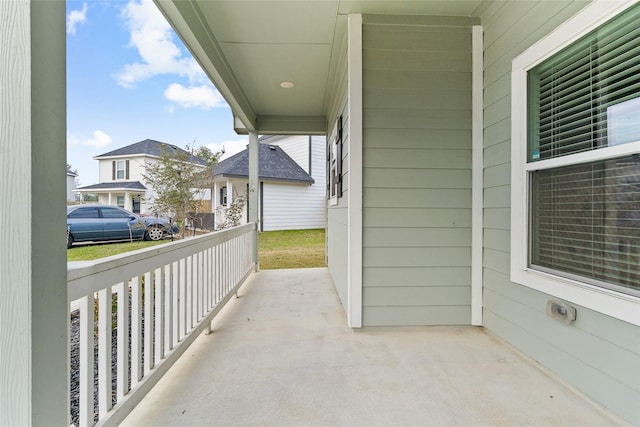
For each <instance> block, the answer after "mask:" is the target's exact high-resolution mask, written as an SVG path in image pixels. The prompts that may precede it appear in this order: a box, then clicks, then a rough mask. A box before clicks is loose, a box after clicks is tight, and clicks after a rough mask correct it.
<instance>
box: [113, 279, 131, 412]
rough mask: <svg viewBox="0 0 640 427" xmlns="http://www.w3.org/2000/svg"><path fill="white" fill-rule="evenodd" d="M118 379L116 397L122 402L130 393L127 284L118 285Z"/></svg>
mask: <svg viewBox="0 0 640 427" xmlns="http://www.w3.org/2000/svg"><path fill="white" fill-rule="evenodd" d="M116 289H117V291H116V292H117V295H118V309H117V321H118V331H117V340H118V342H117V348H118V356H117V364H118V370H117V373H118V374H117V379H116V381H117V382H116V397H117V399H118V401H120V400H121V399H122V398H123V397H124V395H125V394H127V392H128V391H129V286H128V284H127V283H126V282H120V283H118V285H117V288H116Z"/></svg>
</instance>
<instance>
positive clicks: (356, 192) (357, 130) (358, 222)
mask: <svg viewBox="0 0 640 427" xmlns="http://www.w3.org/2000/svg"><path fill="white" fill-rule="evenodd" d="M347 50H348V57H347V61H348V71H347V80H348V89H347V90H348V96H347V98H348V106H347V108H348V111H349V125H348V126H349V157H348V159H349V167H348V170H349V191H348V192H347V197H348V200H349V202H348V212H349V213H348V219H347V224H348V237H347V239H348V257H349V261H348V263H347V292H348V294H347V295H348V297H347V299H348V307H347V319H348V321H349V326H350V327H352V328H361V327H362V183H363V181H362V15H360V14H351V15H349V22H348V48H347Z"/></svg>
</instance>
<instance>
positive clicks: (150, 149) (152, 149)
mask: <svg viewBox="0 0 640 427" xmlns="http://www.w3.org/2000/svg"><path fill="white" fill-rule="evenodd" d="M165 152H170V153H171V152H175V153H181V154H185V155H187V156H190V158H191V161H192V163H197V164H200V165H203V166H206V165H207V162H206V161H204V160H202V159H201V158H199V157H196V156H194V155H192V154H191V153H189V152H187V151H185V150H183V149H182V148H180V147H177V146H175V145H172V144H167V143H166V142H160V141H155V140H153V139H145V140H144V141H140V142H136V143H135V144H131V145H127V146H125V147H121V148H118V149H116V150H113V151H109V152H108V153H104V154H100V155H99V156H95V157H94V159H96V160H99V159H102V158H107V157H116V156H117V157H121V156H134V155H140V154H144V155H147V156H153V157H160V156H162V154H163V153H165Z"/></svg>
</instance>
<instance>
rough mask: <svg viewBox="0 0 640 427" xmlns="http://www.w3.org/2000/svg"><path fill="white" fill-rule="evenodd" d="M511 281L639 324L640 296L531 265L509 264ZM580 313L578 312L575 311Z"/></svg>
mask: <svg viewBox="0 0 640 427" xmlns="http://www.w3.org/2000/svg"><path fill="white" fill-rule="evenodd" d="M511 281H512V282H514V283H518V284H520V285H523V286H527V287H529V288H531V289H535V290H537V291H540V292H543V293H545V294H548V295H550V296H552V297H555V298H560V299H562V300H565V301H567V302H570V303H573V304H576V305H579V306H582V307H585V308H587V309H590V310H594V311H597V312H599V313H602V314H605V315H607V316H610V317H613V318H615V319H619V320H622V321H624V322H627V323H631V324H632V325H636V326H640V298H639V297H636V296H633V295H627V294H624V293H621V292H616V291H613V290H610V289H605V288H601V287H598V286H595V285H590V284H588V283H584V282H579V281H576V280H571V279H568V278H564V277H560V276H556V275H554V274H550V273H545V272H542V271H538V270H533V269H530V268H524V269H521V268H518V267H515V268H514V266H513V265H512V268H511ZM578 316H580V313H578Z"/></svg>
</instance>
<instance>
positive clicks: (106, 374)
mask: <svg viewBox="0 0 640 427" xmlns="http://www.w3.org/2000/svg"><path fill="white" fill-rule="evenodd" d="M112 302H113V300H112V295H111V287H110V286H107V287H106V288H105V289H103V290H101V291H100V292H98V414H99V416H100V418H102V417H104V416H105V415H106V413H107V412H109V410H110V409H111V390H112V386H111V331H112V328H113V326H112V324H111V318H112V316H111V305H112Z"/></svg>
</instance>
